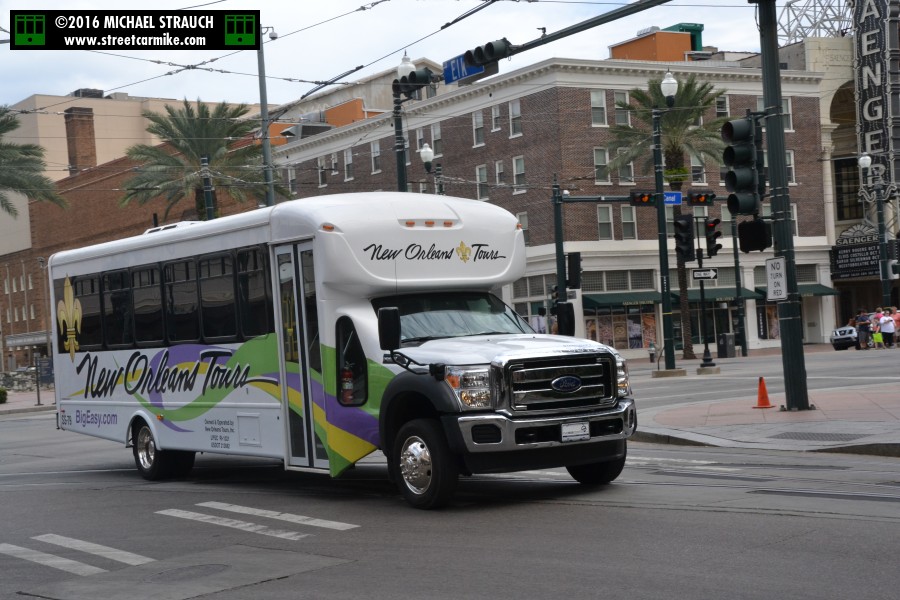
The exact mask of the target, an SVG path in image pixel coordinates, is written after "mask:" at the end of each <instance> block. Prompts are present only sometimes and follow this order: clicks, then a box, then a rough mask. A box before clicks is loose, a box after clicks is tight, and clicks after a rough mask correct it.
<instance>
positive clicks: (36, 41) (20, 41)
mask: <svg viewBox="0 0 900 600" xmlns="http://www.w3.org/2000/svg"><path fill="white" fill-rule="evenodd" d="M46 24H47V23H46V19H45V17H44V15H16V22H15V34H14V35H15V42H16V45H17V46H43V45H45V44H46V43H47V27H46Z"/></svg>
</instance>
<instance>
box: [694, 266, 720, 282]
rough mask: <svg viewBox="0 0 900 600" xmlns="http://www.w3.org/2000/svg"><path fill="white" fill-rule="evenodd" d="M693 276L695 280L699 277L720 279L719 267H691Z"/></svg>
mask: <svg viewBox="0 0 900 600" xmlns="http://www.w3.org/2000/svg"><path fill="white" fill-rule="evenodd" d="M691 278H692V279H693V280H694V281H697V280H698V279H718V278H719V269H718V268H716V269H691Z"/></svg>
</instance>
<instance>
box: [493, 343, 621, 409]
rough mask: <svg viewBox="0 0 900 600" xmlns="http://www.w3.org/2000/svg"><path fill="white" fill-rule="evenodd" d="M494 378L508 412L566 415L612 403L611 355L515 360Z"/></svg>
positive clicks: (614, 387) (613, 385) (612, 372)
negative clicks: (561, 413) (577, 383)
mask: <svg viewBox="0 0 900 600" xmlns="http://www.w3.org/2000/svg"><path fill="white" fill-rule="evenodd" d="M497 375H498V376H499V378H500V379H501V381H500V385H499V388H500V389H499V390H498V391H499V392H500V393H501V396H502V397H503V400H504V403H505V404H506V405H507V406H508V407H509V409H510V410H511V411H512V412H518V413H536V412H567V411H575V410H584V409H586V408H603V407H606V406H612V405H614V404H615V403H616V363H615V359H614V358H613V357H612V355H606V354H579V355H577V356H554V357H549V358H547V357H545V358H540V359H524V360H515V361H511V362H509V363H508V364H507V365H505V367H503V368H502V369H501V370H500V371H499V373H497ZM576 381H577V382H579V383H580V385H579V386H577V387H575V386H574V385H573V382H576ZM554 382H556V385H555V386H554ZM564 384H568V386H566V385H564ZM567 387H571V388H574V389H571V390H567V389H566V388H567Z"/></svg>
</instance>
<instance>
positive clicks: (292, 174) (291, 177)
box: [287, 167, 298, 196]
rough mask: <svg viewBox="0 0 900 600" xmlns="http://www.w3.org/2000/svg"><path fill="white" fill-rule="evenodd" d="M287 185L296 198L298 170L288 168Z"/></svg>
mask: <svg viewBox="0 0 900 600" xmlns="http://www.w3.org/2000/svg"><path fill="white" fill-rule="evenodd" d="M287 184H288V191H289V192H290V193H291V194H292V195H294V196H296V195H297V191H298V190H297V170H296V169H294V167H288V169H287Z"/></svg>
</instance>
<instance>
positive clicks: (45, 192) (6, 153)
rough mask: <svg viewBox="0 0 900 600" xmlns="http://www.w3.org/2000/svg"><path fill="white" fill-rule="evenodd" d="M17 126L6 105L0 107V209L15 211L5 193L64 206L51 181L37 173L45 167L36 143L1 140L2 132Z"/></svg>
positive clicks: (42, 155)
mask: <svg viewBox="0 0 900 600" xmlns="http://www.w3.org/2000/svg"><path fill="white" fill-rule="evenodd" d="M18 128H19V120H18V119H17V118H16V117H15V115H13V114H12V112H11V111H10V109H9V107H8V106H0V209H2V210H3V211H4V212H5V213H6V214H8V215H11V216H13V217H15V216H17V215H18V214H19V213H18V211H17V210H16V207H15V205H13V203H12V199H11V198H10V196H8V195H7V193H8V192H19V193H21V194H24V195H25V196H26V197H28V198H30V199H32V200H41V201H45V202H52V203H53V204H56V205H59V206H62V207H65V206H66V201H65V200H64V199H63V198H62V197H61V196H60V195H59V194H57V193H56V189H55V188H54V184H53V182H52V181H50V179H49V178H47V177H45V176H44V175H42V174H41V173H42V172H43V171H44V169H45V168H46V167H47V165H46V164H45V163H44V149H43V148H42V147H40V146H38V145H37V144H10V143H8V142H4V141H3V136H4V135H6V134H8V133H10V132H11V131H15V130H16V129H18Z"/></svg>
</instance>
